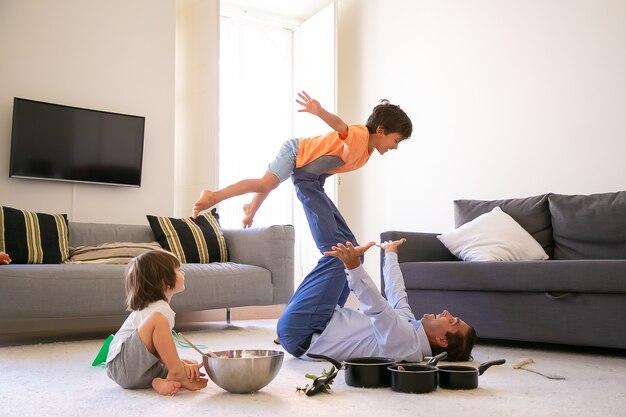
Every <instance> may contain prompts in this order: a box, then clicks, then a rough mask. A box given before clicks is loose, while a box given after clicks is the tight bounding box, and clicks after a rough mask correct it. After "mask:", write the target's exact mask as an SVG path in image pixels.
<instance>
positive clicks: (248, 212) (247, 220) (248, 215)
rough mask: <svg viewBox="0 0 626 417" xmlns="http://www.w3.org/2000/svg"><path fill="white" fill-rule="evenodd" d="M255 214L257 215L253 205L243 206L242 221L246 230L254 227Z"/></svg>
mask: <svg viewBox="0 0 626 417" xmlns="http://www.w3.org/2000/svg"><path fill="white" fill-rule="evenodd" d="M255 214H256V213H255V212H254V210H253V209H252V205H251V204H244V205H243V220H241V223H242V224H243V228H244V229H248V228H250V227H252V220H254V215H255Z"/></svg>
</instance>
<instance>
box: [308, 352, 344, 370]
mask: <svg viewBox="0 0 626 417" xmlns="http://www.w3.org/2000/svg"><path fill="white" fill-rule="evenodd" d="M306 355H307V356H308V357H309V358H313V359H322V360H324V361H326V362H330V363H332V364H333V366H334V367H335V369H337V370H340V369H341V362H339V361H338V360H336V359H333V358H330V357H328V356H325V355H320V354H318V353H307V354H306Z"/></svg>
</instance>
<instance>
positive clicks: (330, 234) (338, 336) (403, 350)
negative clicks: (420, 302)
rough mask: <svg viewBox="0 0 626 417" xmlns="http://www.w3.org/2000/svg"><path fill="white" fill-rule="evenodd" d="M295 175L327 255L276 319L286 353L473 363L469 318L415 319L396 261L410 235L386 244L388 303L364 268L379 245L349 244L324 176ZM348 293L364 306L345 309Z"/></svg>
mask: <svg viewBox="0 0 626 417" xmlns="http://www.w3.org/2000/svg"><path fill="white" fill-rule="evenodd" d="M292 178H293V182H294V185H295V186H296V192H297V193H298V197H299V199H300V201H301V202H302V204H303V206H304V209H305V213H306V215H307V219H308V220H309V226H310V227H311V231H312V233H313V235H314V238H315V241H316V243H317V244H318V247H319V248H320V250H321V251H323V253H324V256H322V258H321V259H320V260H319V261H318V264H317V265H316V266H315V268H314V269H313V270H312V271H311V272H310V273H309V274H308V275H307V276H306V277H305V279H304V280H303V282H302V284H300V286H299V287H298V289H297V290H296V292H295V293H294V295H293V296H292V297H291V299H290V300H289V303H287V306H286V307H285V310H284V312H283V314H282V315H281V317H280V318H279V320H278V325H277V333H278V338H279V340H280V344H281V345H282V346H283V347H284V348H285V350H286V351H287V352H289V353H290V354H292V355H293V356H295V357H298V358H299V357H302V358H303V359H306V358H307V357H306V353H308V352H311V353H316V354H322V355H325V356H329V357H332V358H335V359H337V360H340V361H341V360H345V359H347V358H349V357H367V356H370V357H371V356H380V357H389V358H393V359H395V360H406V361H410V362H420V361H422V359H423V358H424V356H432V355H436V354H437V353H440V352H442V351H446V352H448V357H447V360H451V361H464V360H469V358H470V355H471V351H472V348H473V345H474V341H475V338H476V332H475V330H474V329H473V328H472V327H470V326H469V325H468V324H467V323H465V322H464V321H463V320H461V319H459V318H458V317H454V316H453V315H452V314H450V313H449V312H448V311H447V310H444V311H443V312H442V313H440V314H425V315H424V316H423V317H422V319H421V320H416V319H415V316H414V315H413V313H412V311H411V308H410V306H409V304H408V302H407V295H406V291H405V286H404V279H403V277H402V272H401V270H400V267H399V264H398V258H397V248H398V246H399V245H401V244H402V243H404V239H402V240H399V241H395V242H391V243H390V244H388V245H384V246H386V247H385V267H384V271H383V278H384V280H385V295H386V296H387V300H385V298H384V297H383V296H382V295H381V294H380V292H379V291H378V289H377V287H376V285H375V284H374V282H373V281H372V279H371V278H370V276H369V275H368V274H367V272H366V271H365V269H364V268H363V266H362V265H361V256H362V255H363V254H364V253H365V252H366V251H367V250H368V249H369V248H370V247H372V246H373V245H374V243H373V242H370V243H368V244H367V245H364V246H357V247H355V246H353V245H352V243H349V242H352V241H353V239H354V237H353V235H352V234H351V232H350V229H349V228H348V226H347V224H345V221H344V220H343V217H342V216H341V214H339V211H338V210H337V208H336V207H335V205H334V204H333V203H332V201H331V200H330V199H329V198H328V196H327V195H326V194H325V193H324V188H323V184H324V179H325V177H324V176H321V177H320V176H318V175H315V174H309V173H306V172H296V173H294V175H293V177H292ZM344 243H345V244H344ZM350 290H352V291H353V292H354V294H355V296H356V298H357V299H358V300H359V303H360V310H353V309H351V308H344V307H343V305H344V304H345V302H346V300H347V297H348V294H349V291H350Z"/></svg>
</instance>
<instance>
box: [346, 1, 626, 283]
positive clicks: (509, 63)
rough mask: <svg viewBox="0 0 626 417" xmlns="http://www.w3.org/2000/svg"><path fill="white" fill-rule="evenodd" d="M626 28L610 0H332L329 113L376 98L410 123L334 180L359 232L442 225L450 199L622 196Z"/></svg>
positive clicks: (620, 7)
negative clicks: (397, 108)
mask: <svg viewBox="0 0 626 417" xmlns="http://www.w3.org/2000/svg"><path fill="white" fill-rule="evenodd" d="M624 22H626V2H624V1H622V0H597V1H585V0H577V1H572V0H551V1H542V0H530V1H521V0H506V1H502V0H473V1H466V0H445V1H424V0H415V1H406V0H386V1H384V2H383V1H379V0H339V23H338V25H339V27H338V29H339V51H338V57H339V94H338V96H339V102H338V109H339V114H340V115H342V116H343V117H344V118H345V119H346V121H348V122H352V123H363V122H364V121H365V119H366V118H367V116H368V115H369V113H370V111H371V109H372V107H373V106H374V105H375V104H376V101H377V100H378V99H380V98H388V99H390V100H391V101H392V102H393V103H397V104H400V105H401V106H402V107H403V108H404V109H405V110H406V111H407V113H408V114H409V116H410V117H411V118H412V121H413V124H414V132H413V137H412V138H411V139H409V140H408V141H406V142H404V143H402V144H401V145H400V147H399V149H398V150H397V151H395V152H390V153H388V154H386V155H385V156H384V157H381V156H380V155H378V154H376V155H374V156H373V157H372V159H371V160H370V162H369V163H368V164H367V165H366V166H365V167H364V168H363V169H361V170H359V171H356V172H353V173H349V174H345V175H342V178H341V186H340V190H339V193H340V194H339V195H340V209H341V211H342V213H343V214H344V216H345V217H346V219H347V221H348V223H349V224H350V225H351V227H352V228H353V231H354V232H355V234H356V236H357V238H359V240H360V241H362V242H363V241H366V240H377V239H379V234H380V232H382V231H385V230H392V229H395V230H410V231H429V232H443V231H447V230H450V229H452V228H453V227H454V224H453V208H452V201H453V200H454V199H458V198H476V199H499V198H512V197H524V196H530V195H535V194H540V193H545V192H555V193H567V194H588V193H599V192H608V191H618V190H625V189H626V163H625V162H624V160H625V156H626V77H625V74H626V53H625V51H626V25H624ZM367 259H368V260H367V261H366V268H367V269H368V270H369V272H370V273H371V274H375V275H373V276H376V277H378V256H377V253H375V252H371V254H370V256H369V257H368V258H367Z"/></svg>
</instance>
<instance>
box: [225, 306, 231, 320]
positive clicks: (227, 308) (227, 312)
mask: <svg viewBox="0 0 626 417" xmlns="http://www.w3.org/2000/svg"><path fill="white" fill-rule="evenodd" d="M226 324H230V307H226Z"/></svg>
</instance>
